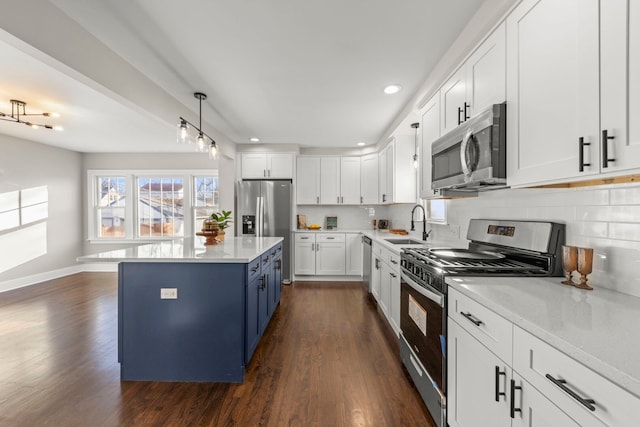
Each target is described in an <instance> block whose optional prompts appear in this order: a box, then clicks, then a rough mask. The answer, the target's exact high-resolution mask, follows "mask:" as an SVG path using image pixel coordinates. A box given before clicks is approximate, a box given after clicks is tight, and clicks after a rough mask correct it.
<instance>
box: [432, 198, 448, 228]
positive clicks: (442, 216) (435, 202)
mask: <svg viewBox="0 0 640 427" xmlns="http://www.w3.org/2000/svg"><path fill="white" fill-rule="evenodd" d="M427 218H428V221H429V222H437V223H442V224H446V223H447V204H446V200H445V199H429V200H427Z"/></svg>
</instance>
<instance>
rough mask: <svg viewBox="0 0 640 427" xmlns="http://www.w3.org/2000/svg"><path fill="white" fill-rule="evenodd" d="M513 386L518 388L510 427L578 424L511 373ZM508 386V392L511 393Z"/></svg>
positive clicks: (574, 426)
mask: <svg viewBox="0 0 640 427" xmlns="http://www.w3.org/2000/svg"><path fill="white" fill-rule="evenodd" d="M513 380H514V386H516V387H520V389H515V391H514V405H515V406H514V408H517V409H520V411H518V412H515V411H514V418H513V422H512V424H511V425H512V427H548V426H553V427H578V426H579V425H580V424H578V423H577V422H575V421H574V420H573V419H571V417H569V416H568V415H567V414H565V413H564V412H562V411H561V410H560V408H558V407H557V406H556V405H554V404H553V403H552V402H551V401H550V400H549V399H547V398H546V397H544V395H542V393H540V392H539V391H538V390H536V389H535V388H533V386H532V385H531V384H529V383H528V382H526V381H525V380H524V379H523V378H522V377H521V376H520V375H518V374H517V373H516V372H514V373H513ZM510 387H511V385H509V392H511V388H510Z"/></svg>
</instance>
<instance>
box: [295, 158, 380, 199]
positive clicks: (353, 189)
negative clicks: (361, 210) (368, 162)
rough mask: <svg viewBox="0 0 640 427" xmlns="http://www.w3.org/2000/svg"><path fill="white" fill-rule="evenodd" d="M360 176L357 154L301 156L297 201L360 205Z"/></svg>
mask: <svg viewBox="0 0 640 427" xmlns="http://www.w3.org/2000/svg"><path fill="white" fill-rule="evenodd" d="M360 175H361V173H360V157H357V156H354V157H337V156H298V167H297V174H296V202H297V204H299V205H308V204H313V205H315V204H323V205H341V204H345V205H346V204H350V205H357V204H360V203H361V200H362V197H361V194H360ZM374 179H377V176H376V177H374Z"/></svg>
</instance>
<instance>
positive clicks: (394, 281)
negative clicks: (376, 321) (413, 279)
mask: <svg viewBox="0 0 640 427" xmlns="http://www.w3.org/2000/svg"><path fill="white" fill-rule="evenodd" d="M389 275H390V276H391V277H390V279H389V320H390V322H391V327H392V328H393V330H394V331H395V333H396V335H398V336H400V271H399V269H398V270H394V269H393V267H392V268H391V271H390V272H389Z"/></svg>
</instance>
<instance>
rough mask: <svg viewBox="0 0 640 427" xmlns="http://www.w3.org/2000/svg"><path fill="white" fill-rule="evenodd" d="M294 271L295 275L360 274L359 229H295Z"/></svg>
mask: <svg viewBox="0 0 640 427" xmlns="http://www.w3.org/2000/svg"><path fill="white" fill-rule="evenodd" d="M294 241H295V248H294V263H293V264H294V274H296V275H298V276H345V275H346V276H360V275H362V238H361V234H360V233H325V232H322V233H316V232H300V233H295V238H294Z"/></svg>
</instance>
